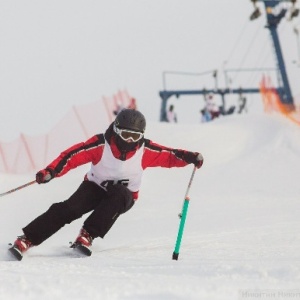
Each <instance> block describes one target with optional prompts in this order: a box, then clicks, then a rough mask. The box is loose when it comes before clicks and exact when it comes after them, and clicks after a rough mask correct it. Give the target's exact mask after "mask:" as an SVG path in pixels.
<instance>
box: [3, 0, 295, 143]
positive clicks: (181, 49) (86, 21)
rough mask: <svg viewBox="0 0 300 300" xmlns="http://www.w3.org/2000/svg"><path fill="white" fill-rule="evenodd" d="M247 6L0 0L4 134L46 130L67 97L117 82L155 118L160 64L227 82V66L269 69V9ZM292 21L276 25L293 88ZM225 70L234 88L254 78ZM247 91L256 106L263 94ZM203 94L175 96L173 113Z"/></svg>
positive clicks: (190, 80)
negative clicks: (255, 12)
mask: <svg viewBox="0 0 300 300" xmlns="http://www.w3.org/2000/svg"><path fill="white" fill-rule="evenodd" d="M298 5H299V4H298ZM259 6H260V7H261V8H262V10H263V6H262V4H261V3H260V4H259ZM252 11H253V5H252V2H251V1H250V0H226V1H224V0H186V1H179V0H164V1H158V0H154V1H153V0H152V1H150V0H110V1H103V0H88V1H83V0H63V1H61V0H60V1H57V0H51V1H50V0H42V1H41V0H27V1H23V0H11V1H4V0H2V1H0V101H1V102H0V103H1V107H0V118H1V127H0V140H2V141H3V140H4V141H10V140H12V139H14V138H16V137H18V136H19V134H20V133H21V132H24V133H26V134H30V135H37V134H43V133H46V132H48V131H49V130H50V129H51V128H53V127H54V125H55V124H56V123H57V122H58V121H59V120H60V119H61V118H63V116H64V115H65V114H66V113H67V112H68V111H69V110H70V109H71V107H72V105H80V104H86V103H90V102H94V101H96V100H98V99H100V98H101V97H102V96H103V95H105V96H110V95H112V94H113V93H115V92H116V91H118V90H119V89H127V90H128V92H129V93H130V94H131V95H133V96H135V97H136V98H137V100H138V105H139V108H140V110H142V111H143V112H144V114H145V115H146V117H147V118H148V120H153V121H156V120H158V119H159V109H160V103H161V100H160V98H159V96H158V93H159V91H160V90H162V88H163V80H162V72H163V71H182V72H193V73H202V72H206V71H210V70H214V69H217V70H219V73H218V74H219V77H218V78H219V79H218V84H219V87H224V86H225V79H224V76H223V70H224V68H225V69H237V68H238V69H241V68H242V69H245V68H274V67H275V62H274V56H273V50H272V47H271V45H272V44H271V40H270V38H269V32H268V30H267V29H265V28H264V25H265V16H264V15H263V16H261V17H260V18H259V19H258V20H256V21H253V22H250V21H249V15H250V14H251V13H252ZM294 26H297V27H298V28H299V20H298V19H296V20H294V21H292V22H287V21H286V20H283V21H282V23H281V24H280V26H279V34H280V39H281V43H282V47H283V50H284V55H285V61H286V66H287V69H288V75H289V79H290V82H291V86H292V91H293V94H295V95H298V94H300V86H299V84H298V78H299V77H300V76H299V75H300V68H299V67H298V66H297V64H296V63H295V61H297V60H298V57H299V52H298V48H297V47H298V44H297V41H298V40H297V36H296V34H295V33H294V32H293V27H294ZM299 29H300V28H299ZM271 73H272V72H271ZM230 75H231V80H232V87H239V86H243V87H258V81H259V78H260V74H257V72H250V73H249V72H239V73H231V74H230ZM270 75H272V74H270ZM247 85H248V86H247ZM214 86H215V81H214V80H213V77H212V76H211V74H208V75H203V76H199V77H191V76H174V75H169V76H168V77H167V88H170V89H171V88H172V89H181V88H198V89H199V88H204V87H206V88H213V87H214ZM251 99H252V98H251ZM253 99H255V100H252V105H253V101H256V102H257V101H259V100H257V98H253ZM201 101H202V98H201V96H197V97H191V98H188V97H186V98H182V99H180V100H176V103H177V107H176V108H177V110H178V113H179V115H180V114H181V113H182V111H183V110H184V112H185V114H182V117H181V121H182V122H189V121H190V122H191V120H192V122H195V121H197V120H198V112H199V109H200V107H201V106H202V105H203V104H202V102H201ZM191 108H194V109H191ZM99 117H101V112H100V113H99ZM179 119H180V118H179Z"/></svg>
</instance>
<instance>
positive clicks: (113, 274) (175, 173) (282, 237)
mask: <svg viewBox="0 0 300 300" xmlns="http://www.w3.org/2000/svg"><path fill="white" fill-rule="evenodd" d="M299 129H300V128H299V127H297V126H295V125H294V124H291V123H290V122H289V121H288V120H286V119H284V118H282V117H280V116H266V115H263V114H252V115H235V116H230V117H226V118H220V119H218V120H216V121H214V122H211V123H207V124H196V125H179V124H165V123H150V124H148V129H147V134H146V136H147V137H148V138H151V139H152V140H154V141H156V142H158V143H162V144H164V145H167V146H173V147H181V148H185V149H189V150H194V151H200V152H202V154H203V156H204V158H205V163H204V166H203V168H202V169H200V170H199V171H197V172H196V174H195V178H194V182H193V185H192V187H191V191H190V197H191V202H190V206H189V211H188V215H187V221H186V226H185V231H184V236H183V241H182V245H181V249H180V255H179V260H178V261H174V260H172V259H171V257H172V253H173V250H174V246H175V241H176V236H177V232H178V226H179V218H178V217H177V215H178V213H179V212H180V209H181V205H182V201H183V197H184V194H185V192H186V188H187V184H188V181H189V178H190V176H191V172H192V169H193V168H192V166H188V167H186V168H180V169H179V168H178V169H161V168H155V169H148V170H146V171H145V173H144V177H143V183H142V188H141V192H140V199H139V200H138V202H137V203H136V205H135V207H134V208H133V209H132V210H130V211H129V212H128V213H126V214H124V215H123V216H121V217H120V218H119V220H118V221H117V223H116V224H115V226H114V227H113V228H112V229H111V231H110V232H109V233H108V235H107V236H106V237H105V239H103V240H102V239H96V240H95V241H94V245H93V255H92V256H91V257H88V258H78V257H76V256H75V255H74V253H73V252H72V250H71V249H69V248H68V243H69V241H73V240H74V238H75V237H76V236H77V233H78V231H79V229H80V227H81V224H82V222H83V219H80V220H77V221H75V222H73V223H72V224H71V225H68V226H65V227H64V228H62V229H61V230H60V231H59V232H58V233H57V234H56V235H54V236H52V237H51V238H50V239H48V240H47V241H45V242H44V243H43V244H42V245H40V246H38V247H35V248H32V249H31V250H30V251H29V252H28V253H27V254H26V256H25V257H24V259H23V261H22V262H16V261H10V260H9V257H8V253H7V248H8V245H7V243H9V242H13V241H14V239H15V237H16V236H17V235H19V234H21V228H22V227H23V226H25V225H27V223H29V222H30V221H31V220H32V219H33V218H35V217H37V216H38V215H39V214H41V213H43V212H44V211H45V210H46V209H47V208H48V207H49V206H50V204H51V203H53V202H57V201H62V200H64V199H66V198H67V197H68V196H69V195H70V194H71V193H72V192H73V191H74V190H75V189H76V188H77V186H79V184H80V182H81V180H82V178H83V175H84V173H85V171H86V170H88V168H89V166H88V165H86V166H83V167H80V168H78V169H76V170H73V171H72V172H70V173H68V174H67V175H66V176H64V177H62V178H60V179H55V180H53V181H51V182H50V183H48V184H46V185H33V186H30V187H27V188H25V189H23V190H20V191H17V192H15V193H12V194H10V195H8V196H5V197H2V198H1V211H0V227H1V233H0V234H1V239H0V246H1V247H0V248H1V251H0V260H1V264H0V283H1V284H0V299H1V300H2V299H6V300H9V299H44V300H47V299H51V300H52V299H108V300H114V299H118V300H119V299H125V300H127V299H130V300H136V299H138V300H139V299H141V300H153V299H154V300H158V299H159V300H161V299H162V300H171V299H172V300H173V299H175V300H177V299H184V300H186V299H213V300H217V299H230V300H232V299H300V296H299V295H300V288H299V287H300V284H299V282H300V237H299V229H300V220H299V213H300V203H299V202H300V199H299V194H300V185H299V178H300V160H299V154H300V130H299ZM32 179H33V174H29V175H26V176H7V175H3V174H2V175H1V177H0V183H1V192H5V191H7V190H10V189H12V188H14V187H16V186H19V185H22V184H24V183H26V182H28V181H31V180H32ZM251 292H252V294H251ZM254 292H257V294H254ZM288 292H289V294H288ZM297 292H298V294H297ZM264 293H265V294H264ZM268 293H269V294H268ZM271 293H273V294H272V295H275V294H274V293H277V294H276V297H277V298H275V297H272V298H271V297H269V298H267V297H264V298H263V297H262V296H264V295H271ZM279 293H281V294H279ZM293 293H294V294H293ZM292 294H293V295H294V296H295V297H293V298H292V297H291V295H292ZM251 295H252V296H251ZM255 295H258V296H261V297H256V296H255ZM280 295H281V296H282V297H281V298H279V296H280ZM254 296H255V297H254Z"/></svg>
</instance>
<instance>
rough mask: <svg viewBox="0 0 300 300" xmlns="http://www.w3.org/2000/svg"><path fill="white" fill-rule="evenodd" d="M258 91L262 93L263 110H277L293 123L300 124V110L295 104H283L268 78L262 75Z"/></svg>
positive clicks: (269, 111)
mask: <svg viewBox="0 0 300 300" xmlns="http://www.w3.org/2000/svg"><path fill="white" fill-rule="evenodd" d="M260 93H261V95H262V99H263V104H264V110H265V112H267V113H271V112H278V113H280V114H282V115H284V116H285V117H287V118H288V119H289V120H291V121H293V122H294V123H296V124H298V125H300V110H299V107H297V106H296V105H290V104H283V103H282V102H281V101H280V97H279V95H278V93H277V91H276V89H275V88H274V87H273V85H272V83H271V80H270V78H267V77H265V76H264V77H263V78H262V80H261V82H260Z"/></svg>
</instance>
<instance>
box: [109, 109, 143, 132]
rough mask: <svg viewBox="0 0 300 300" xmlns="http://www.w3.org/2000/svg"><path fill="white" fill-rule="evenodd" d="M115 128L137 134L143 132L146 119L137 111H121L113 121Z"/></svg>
mask: <svg viewBox="0 0 300 300" xmlns="http://www.w3.org/2000/svg"><path fill="white" fill-rule="evenodd" d="M115 126H116V127H118V128H123V129H128V130H132V131H137V132H142V133H144V132H145V129H146V119H145V117H144V115H143V114H142V113H141V112H139V111H138V110H134V109H123V110H122V111H121V112H119V113H118V115H117V117H116V119H115Z"/></svg>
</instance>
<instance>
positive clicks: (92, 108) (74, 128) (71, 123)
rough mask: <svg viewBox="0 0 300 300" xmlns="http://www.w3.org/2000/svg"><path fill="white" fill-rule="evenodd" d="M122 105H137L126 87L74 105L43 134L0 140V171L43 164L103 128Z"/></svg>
mask: <svg viewBox="0 0 300 300" xmlns="http://www.w3.org/2000/svg"><path fill="white" fill-rule="evenodd" d="M123 108H133V109H135V108H136V101H135V99H134V98H133V97H131V96H130V95H129V94H128V93H127V91H119V92H118V93H116V94H115V95H113V96H111V97H102V99H101V100H99V101H96V102H94V103H90V104H87V105H80V106H73V107H72V109H71V111H69V112H68V113H67V114H66V115H65V117H64V118H63V119H62V120H61V121H60V122H59V123H58V124H56V126H55V127H54V128H53V129H52V130H51V131H50V132H49V133H47V134H45V135H41V136H34V137H33V136H29V135H26V134H24V133H22V134H21V135H20V137H19V138H18V139H16V140H14V141H12V142H0V172H3V173H11V174H21V173H28V172H31V171H37V170H39V169H41V168H44V167H46V165H48V164H49V163H50V162H51V161H52V160H53V159H54V158H56V157H57V156H58V155H59V154H60V153H61V152H62V151H63V150H65V149H66V148H69V147H70V146H72V145H73V144H75V143H79V142H82V141H85V140H87V139H88V138H89V137H91V136H93V135H94V134H98V133H100V132H104V131H105V130H106V128H107V127H108V125H109V124H110V123H111V122H112V121H113V120H114V118H115V115H116V114H117V113H118V112H119V111H120V110H121V109H123Z"/></svg>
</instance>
